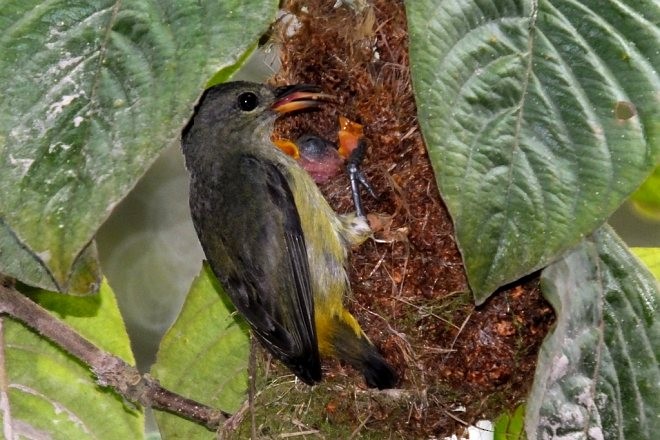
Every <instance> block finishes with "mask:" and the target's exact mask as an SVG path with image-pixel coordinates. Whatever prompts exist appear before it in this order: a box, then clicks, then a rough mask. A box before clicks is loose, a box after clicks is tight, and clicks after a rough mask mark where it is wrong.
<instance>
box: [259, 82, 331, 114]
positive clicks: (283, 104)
mask: <svg viewBox="0 0 660 440" xmlns="http://www.w3.org/2000/svg"><path fill="white" fill-rule="evenodd" d="M275 98H277V100H276V101H275V103H274V104H273V105H272V106H271V108H272V109H273V110H275V111H276V112H278V113H280V114H282V113H289V112H293V111H296V110H302V109H305V108H313V107H318V106H319V105H321V102H323V101H331V102H332V101H335V97H334V96H332V95H328V94H326V93H322V92H321V89H320V88H319V87H317V86H314V85H311V84H296V85H293V86H284V87H278V88H277V89H275Z"/></svg>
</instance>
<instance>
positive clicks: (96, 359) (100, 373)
mask: <svg viewBox="0 0 660 440" xmlns="http://www.w3.org/2000/svg"><path fill="white" fill-rule="evenodd" d="M0 314H6V315H8V316H10V317H11V318H14V319H16V320H18V321H21V322H22V323H23V324H25V325H27V326H28V327H30V328H31V329H33V330H35V331H36V332H38V333H39V334H40V335H42V336H44V337H45V338H47V339H50V340H51V341H53V342H54V343H55V344H57V345H58V346H60V347H61V348H62V349H64V350H65V351H67V352H68V353H69V354H71V355H72V356H74V357H76V358H78V359H80V360H81V361H82V362H84V363H85V364H86V365H87V366H88V367H89V368H90V370H91V371H92V373H94V375H95V376H96V380H97V383H98V384H99V385H101V386H105V387H112V388H113V389H114V390H115V391H116V392H117V393H119V394H120V395H121V396H123V397H124V398H125V399H127V400H129V401H131V402H134V403H138V404H140V405H143V406H146V407H151V408H154V409H157V410H161V411H167V412H169V413H172V414H176V415H178V416H180V417H184V418H186V419H188V420H191V421H193V422H196V423H198V424H200V425H203V426H205V427H206V428H208V429H210V430H213V431H215V430H217V429H218V428H219V427H220V425H221V424H222V423H224V422H225V420H226V419H227V418H229V417H230V414H227V413H226V412H224V411H221V410H217V409H214V408H211V407H209V406H206V405H204V404H201V403H199V402H196V401H194V400H191V399H187V398H185V397H183V396H181V395H179V394H176V393H174V392H172V391H169V390H167V389H165V388H163V387H161V386H160V384H159V383H158V381H157V380H156V379H154V378H152V377H151V376H149V375H148V374H144V375H142V374H140V372H139V371H138V370H137V369H136V368H135V367H133V366H131V365H129V364H127V363H126V362H124V361H123V360H122V359H120V358H119V357H117V356H113V355H112V354H110V353H107V352H105V351H103V350H101V349H99V348H98V347H97V346H95V345H94V344H92V343H91V342H90V341H89V340H87V339H85V338H84V337H83V336H81V335H80V334H78V333H77V332H76V331H75V330H73V329H72V328H71V327H69V326H68V325H66V324H65V323H63V322H62V321H59V320H58V319H57V318H55V317H54V316H52V315H51V314H50V313H48V311H47V310H46V309H44V308H43V307H41V306H40V305H38V304H37V303H35V302H33V301H31V300H30V299H29V298H27V297H26V296H25V295H23V294H21V293H20V292H18V291H17V290H16V289H14V288H13V287H8V286H6V285H4V284H3V283H2V282H0Z"/></svg>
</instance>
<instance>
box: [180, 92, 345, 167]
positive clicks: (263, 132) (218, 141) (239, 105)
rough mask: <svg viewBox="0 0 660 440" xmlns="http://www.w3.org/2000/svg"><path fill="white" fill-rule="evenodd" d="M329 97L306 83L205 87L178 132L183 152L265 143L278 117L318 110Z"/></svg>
mask: <svg viewBox="0 0 660 440" xmlns="http://www.w3.org/2000/svg"><path fill="white" fill-rule="evenodd" d="M332 99H333V98H332V96H330V95H326V94H324V93H321V90H320V89H319V88H318V87H316V86H312V85H309V84H298V85H291V86H284V87H278V88H273V87H270V86H267V85H264V84H258V83H250V82H244V81H236V82H228V83H223V84H218V85H216V86H213V87H210V88H208V89H207V90H206V91H204V93H203V94H202V96H201V98H200V99H199V102H198V103H197V105H196V106H195V111H194V114H193V116H192V117H191V118H190V121H188V124H187V125H186V126H185V128H184V129H183V131H182V133H181V139H182V146H183V152H184V154H186V156H188V155H189V154H190V153H191V150H195V149H197V148H200V146H204V145H212V146H213V147H214V148H223V147H226V148H231V147H232V146H236V145H240V143H241V142H240V141H243V142H246V143H253V142H255V141H256V142H262V143H263V142H264V141H265V142H266V143H267V144H268V145H269V139H270V135H271V132H272V128H273V123H274V122H275V119H277V117H278V116H279V115H282V114H285V113H290V112H293V111H297V110H302V109H307V108H314V107H318V106H319V105H320V103H321V102H322V101H328V100H332Z"/></svg>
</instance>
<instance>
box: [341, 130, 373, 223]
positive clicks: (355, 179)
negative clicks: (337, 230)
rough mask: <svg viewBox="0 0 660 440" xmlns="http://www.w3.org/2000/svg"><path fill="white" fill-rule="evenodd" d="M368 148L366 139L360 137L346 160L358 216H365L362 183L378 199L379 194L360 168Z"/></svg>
mask: <svg viewBox="0 0 660 440" xmlns="http://www.w3.org/2000/svg"><path fill="white" fill-rule="evenodd" d="M366 150H367V143H366V142H365V141H364V139H360V141H359V142H358V146H357V148H355V149H354V150H353V151H351V153H350V155H349V157H348V159H347V161H346V172H347V173H348V178H349V180H350V182H351V194H352V196H353V204H355V212H356V214H357V215H358V217H364V216H365V212H364V206H363V205H362V197H361V196H360V185H362V186H363V187H364V188H365V189H366V190H367V192H368V193H369V194H370V195H371V197H373V198H374V199H378V195H377V194H376V192H375V191H374V188H373V186H371V184H370V183H369V180H367V177H366V176H365V175H364V173H363V172H362V170H361V169H360V165H361V164H362V160H363V159H364V155H365V153H366Z"/></svg>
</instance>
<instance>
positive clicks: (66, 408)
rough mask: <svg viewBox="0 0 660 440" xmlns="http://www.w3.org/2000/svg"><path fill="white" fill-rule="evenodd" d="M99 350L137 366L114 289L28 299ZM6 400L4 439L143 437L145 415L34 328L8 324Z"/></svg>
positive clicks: (5, 338)
mask: <svg viewBox="0 0 660 440" xmlns="http://www.w3.org/2000/svg"><path fill="white" fill-rule="evenodd" d="M29 296H30V297H31V298H32V299H33V300H35V301H36V302H38V303H39V304H41V305H42V306H43V307H45V308H46V309H48V310H49V311H50V312H51V313H52V314H53V315H54V316H55V317H56V318H58V319H61V320H63V321H64V322H66V323H67V324H69V325H70V326H71V327H73V328H74V329H75V330H77V331H78V332H79V333H80V334H82V335H83V336H85V337H86V338H87V339H89V340H90V341H92V342H93V343H94V344H96V345H97V346H98V347H100V348H102V349H104V350H106V351H108V352H110V353H113V354H115V355H117V356H119V357H121V358H122V359H124V360H125V361H126V362H128V363H130V364H134V363H135V361H134V360H133V354H132V352H131V349H130V342H129V340H128V335H127V334H126V330H125V328H124V325H123V321H122V319H121V315H120V314H119V309H118V307H117V302H116V300H115V298H114V296H113V293H112V291H111V289H110V288H109V287H108V285H107V284H105V283H103V284H102V286H101V289H100V292H99V294H98V295H94V296H88V297H85V298H79V297H63V296H62V295H59V294H57V293H53V292H45V291H37V292H32V293H31V294H30V295H29ZM2 329H3V335H2V341H1V342H0V343H2V347H3V349H4V355H5V357H4V362H5V363H4V365H0V369H2V372H3V374H4V375H5V377H6V381H7V382H6V386H7V391H8V393H7V395H6V396H2V397H1V398H0V402H2V408H3V411H2V412H0V418H2V419H3V421H2V422H3V423H4V425H3V426H4V428H5V431H4V433H5V434H7V432H8V431H7V428H9V427H10V429H11V430H12V431H13V433H14V435H15V437H13V438H52V439H63V440H68V439H87V438H89V439H108V440H111V439H112V440H113V439H118V438H125V439H137V438H140V437H142V436H143V435H144V434H143V433H144V417H143V414H142V412H141V411H140V410H138V409H136V408H135V407H133V406H131V405H130V404H129V403H126V402H124V401H123V400H122V398H121V397H119V396H118V395H117V394H115V393H114V392H113V391H111V390H109V389H105V388H100V387H99V386H98V385H97V383H96V381H95V379H94V377H93V376H92V374H91V373H90V371H89V369H88V368H87V367H85V366H83V365H82V364H81V363H80V362H79V361H78V360H77V359H74V358H72V357H71V356H69V355H68V354H67V353H65V352H64V351H62V350H61V349H59V348H58V347H56V346H54V345H53V344H52V343H50V342H49V341H47V340H45V339H44V338H42V337H41V336H39V335H37V334H36V333H34V332H33V331H31V330H29V329H28V328H27V327H25V326H24V325H23V324H20V323H17V322H14V321H12V320H11V319H9V318H6V317H3V318H2Z"/></svg>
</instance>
